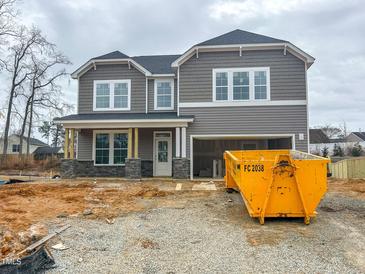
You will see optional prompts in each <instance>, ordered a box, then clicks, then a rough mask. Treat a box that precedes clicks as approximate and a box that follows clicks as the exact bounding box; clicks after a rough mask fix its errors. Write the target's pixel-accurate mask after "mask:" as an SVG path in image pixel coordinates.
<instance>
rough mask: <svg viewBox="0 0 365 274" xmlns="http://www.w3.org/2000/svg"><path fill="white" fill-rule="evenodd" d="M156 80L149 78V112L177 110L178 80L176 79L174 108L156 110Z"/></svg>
mask: <svg viewBox="0 0 365 274" xmlns="http://www.w3.org/2000/svg"><path fill="white" fill-rule="evenodd" d="M154 88H155V80H154V79H149V80H148V112H176V108H177V103H176V102H177V94H176V90H177V81H176V79H175V80H174V109H173V110H155V109H154V108H155V105H154V104H155V90H154Z"/></svg>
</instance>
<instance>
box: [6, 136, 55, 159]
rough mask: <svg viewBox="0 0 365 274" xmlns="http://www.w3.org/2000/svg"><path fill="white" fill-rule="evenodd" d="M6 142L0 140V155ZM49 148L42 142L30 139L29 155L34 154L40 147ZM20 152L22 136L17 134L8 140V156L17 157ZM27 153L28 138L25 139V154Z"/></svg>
mask: <svg viewBox="0 0 365 274" xmlns="http://www.w3.org/2000/svg"><path fill="white" fill-rule="evenodd" d="M3 142H4V140H3V139H2V138H0V153H2V151H3V146H4V143H3ZM46 146H48V145H47V144H46V143H43V142H42V141H40V140H38V139H35V138H30V140H29V153H30V154H32V153H33V152H34V151H35V150H36V149H37V148H39V147H46ZM19 150H20V136H19V135H17V134H12V135H10V136H9V138H8V149H7V154H8V155H11V154H13V155H16V154H19ZM26 152H27V138H26V137H23V153H26Z"/></svg>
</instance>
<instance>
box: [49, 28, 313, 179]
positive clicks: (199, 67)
mask: <svg viewBox="0 0 365 274" xmlns="http://www.w3.org/2000/svg"><path fill="white" fill-rule="evenodd" d="M313 62H314V58H313V57H311V56H310V55H308V54H307V53H305V52H304V51H302V50H301V49H299V48H298V47H296V46H294V45H293V44H291V43H290V42H288V41H285V40H279V39H275V38H271V37H267V36H263V35H259V34H255V33H250V32H246V31H242V30H234V31H231V32H229V33H226V34H223V35H221V36H218V37H215V38H213V39H210V40H207V41H205V42H202V43H199V44H196V45H194V46H192V47H191V48H190V49H188V50H187V51H186V52H185V53H183V54H182V55H156V56H136V57H130V56H127V55H126V54H123V53H121V52H119V51H114V52H111V53H108V54H105V55H102V56H99V57H95V58H92V59H90V60H89V61H87V62H86V63H85V64H84V65H82V66H81V67H80V68H79V69H77V70H76V71H75V72H74V73H73V74H72V77H73V78H74V79H77V80H78V112H77V114H73V115H69V116H65V117H61V118H58V119H55V121H56V122H57V123H61V124H62V125H63V126H64V127H65V129H66V141H65V144H66V146H65V156H66V158H73V157H72V156H71V157H70V156H69V150H71V155H73V154H74V153H73V145H74V140H75V139H77V143H78V145H77V147H76V150H77V151H76V155H77V156H76V159H70V160H68V161H67V160H65V161H63V163H62V168H61V170H62V172H63V174H64V176H127V177H129V178H133V177H134V178H139V177H140V176H173V177H175V178H187V177H188V176H190V178H193V176H198V175H199V174H212V172H213V170H221V169H222V167H218V168H213V161H214V163H218V164H220V165H222V164H221V163H222V161H221V160H222V158H223V152H224V151H225V150H227V149H281V148H286V149H297V150H301V151H305V152H307V151H308V145H309V138H308V106H307V69H308V68H309V67H310V66H311V65H312V64H313ZM69 135H70V136H71V138H70V140H69ZM74 136H76V137H75V138H72V137H74ZM68 144H70V148H69V147H68ZM201 171H204V172H201ZM212 175H213V174H212Z"/></svg>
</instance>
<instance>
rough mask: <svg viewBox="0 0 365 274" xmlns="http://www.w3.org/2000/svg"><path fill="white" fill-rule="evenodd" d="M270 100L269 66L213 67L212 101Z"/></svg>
mask: <svg viewBox="0 0 365 274" xmlns="http://www.w3.org/2000/svg"><path fill="white" fill-rule="evenodd" d="M251 100H270V68H268V67H264V68H225V69H213V101H217V102H219V101H251Z"/></svg>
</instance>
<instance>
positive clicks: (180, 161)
mask: <svg viewBox="0 0 365 274" xmlns="http://www.w3.org/2000/svg"><path fill="white" fill-rule="evenodd" d="M172 176H173V178H174V179H188V178H189V176H190V160H189V159H188V158H173V159H172Z"/></svg>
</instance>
